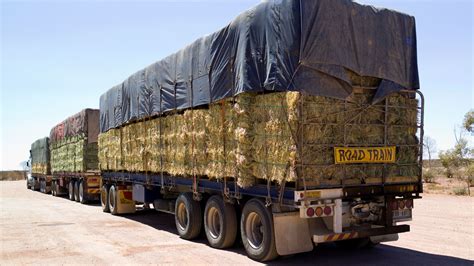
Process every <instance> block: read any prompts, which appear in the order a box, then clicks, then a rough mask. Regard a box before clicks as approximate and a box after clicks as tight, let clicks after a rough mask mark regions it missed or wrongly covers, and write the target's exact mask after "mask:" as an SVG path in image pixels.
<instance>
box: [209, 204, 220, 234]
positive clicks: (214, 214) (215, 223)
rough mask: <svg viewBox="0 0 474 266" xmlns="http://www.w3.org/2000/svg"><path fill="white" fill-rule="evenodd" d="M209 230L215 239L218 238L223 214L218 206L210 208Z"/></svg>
mask: <svg viewBox="0 0 474 266" xmlns="http://www.w3.org/2000/svg"><path fill="white" fill-rule="evenodd" d="M206 220H207V230H208V232H209V235H210V236H211V237H212V238H213V239H217V238H218V237H219V236H220V234H221V228H222V227H221V215H220V213H219V210H218V209H217V208H216V207H211V208H209V211H208V214H207V217H206Z"/></svg>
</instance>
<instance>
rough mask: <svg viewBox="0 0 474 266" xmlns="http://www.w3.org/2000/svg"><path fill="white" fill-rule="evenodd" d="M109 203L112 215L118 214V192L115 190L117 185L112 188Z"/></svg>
mask: <svg viewBox="0 0 474 266" xmlns="http://www.w3.org/2000/svg"><path fill="white" fill-rule="evenodd" d="M108 202H109V210H110V213H111V214H112V215H117V214H118V208H117V190H116V189H115V185H112V186H110V189H109V193H108Z"/></svg>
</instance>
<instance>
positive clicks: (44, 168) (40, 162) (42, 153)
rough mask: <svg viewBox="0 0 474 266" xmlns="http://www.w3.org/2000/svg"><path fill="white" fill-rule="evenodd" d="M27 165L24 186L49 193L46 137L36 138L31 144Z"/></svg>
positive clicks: (49, 175)
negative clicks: (27, 169)
mask: <svg viewBox="0 0 474 266" xmlns="http://www.w3.org/2000/svg"><path fill="white" fill-rule="evenodd" d="M28 166H29V174H28V178H27V180H26V187H27V188H31V189H32V190H39V191H41V192H43V193H49V185H50V183H51V165H50V154H49V138H48V137H44V138H41V139H38V140H36V141H35V142H33V143H32V144H31V149H30V158H29V159H28Z"/></svg>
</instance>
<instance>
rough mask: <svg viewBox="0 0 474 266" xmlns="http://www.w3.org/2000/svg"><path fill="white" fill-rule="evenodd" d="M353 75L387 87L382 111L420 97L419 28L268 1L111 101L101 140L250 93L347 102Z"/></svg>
mask: <svg viewBox="0 0 474 266" xmlns="http://www.w3.org/2000/svg"><path fill="white" fill-rule="evenodd" d="M349 72H352V73H355V74H357V75H359V76H369V77H375V78H378V79H380V80H382V82H381V83H380V85H379V87H378V88H377V93H376V96H375V98H374V99H373V101H374V102H376V101H378V100H380V99H383V98H384V97H386V96H387V95H388V94H390V93H392V92H397V91H400V90H402V89H411V90H416V89H419V80H418V67H417V54H416V30H415V19H414V18H413V17H411V16H408V15H405V14H401V13H398V12H395V11H391V10H386V9H376V8H374V7H371V6H364V5H360V4H357V3H354V2H352V1H349V0H276V1H266V2H262V3H261V4H259V5H257V6H256V7H254V8H252V9H250V10H248V11H246V12H244V13H243V14H241V15H240V16H238V17H237V18H236V19H234V20H233V21H232V22H231V23H230V24H229V25H227V26H226V27H224V28H222V29H221V30H219V31H217V32H215V33H213V34H210V35H208V36H206V37H203V38H201V39H198V40H197V41H195V42H194V43H192V44H190V45H189V46H187V47H186V48H184V49H182V50H180V51H178V52H177V53H175V54H172V55H170V56H168V57H166V58H164V59H163V60H161V61H159V62H157V63H155V64H153V65H151V66H149V67H147V68H146V69H144V70H142V71H139V72H137V73H136V74H134V75H132V76H131V77H130V78H128V79H127V80H126V81H124V82H123V83H122V84H121V85H119V86H117V87H114V88H112V89H111V90H110V91H109V92H107V93H105V94H104V95H102V97H101V107H100V109H101V131H102V132H104V131H107V130H108V129H110V128H114V127H118V126H120V125H122V124H125V123H129V122H133V121H135V120H137V119H142V118H145V117H148V116H152V115H159V114H161V113H164V112H169V111H173V110H182V109H187V108H193V107H198V106H201V105H206V104H209V103H211V102H215V101H218V100H221V99H224V98H228V97H232V96H233V95H237V94H240V93H243V92H249V91H253V92H263V91H286V90H292V91H301V92H305V93H308V94H311V95H319V96H327V97H332V98H338V99H346V98H347V97H348V96H349V95H350V94H351V93H352V88H353V85H354V84H352V80H351V78H350V76H349ZM117 104H118V105H117ZM112 106H114V107H113V110H111V107H112ZM112 111H113V113H114V116H112V115H111V112H112ZM111 119H114V120H113V121H110V120H111ZM107 120H108V121H107Z"/></svg>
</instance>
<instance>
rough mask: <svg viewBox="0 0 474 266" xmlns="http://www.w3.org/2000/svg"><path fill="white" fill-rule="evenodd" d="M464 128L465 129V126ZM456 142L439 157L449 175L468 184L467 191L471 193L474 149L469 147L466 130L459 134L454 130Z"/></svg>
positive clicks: (473, 172)
mask: <svg viewBox="0 0 474 266" xmlns="http://www.w3.org/2000/svg"><path fill="white" fill-rule="evenodd" d="M462 129H465V127H464V126H463V128H462ZM454 137H455V139H456V144H455V145H454V148H452V149H449V150H447V151H444V152H443V151H441V152H440V153H439V158H440V160H441V163H442V165H443V167H444V168H446V171H447V173H448V177H449V175H452V176H453V177H455V178H458V179H460V180H462V181H464V182H466V185H467V192H468V194H469V195H471V190H470V187H471V185H472V175H473V174H474V170H473V168H474V166H473V164H474V159H473V156H474V149H472V148H471V147H469V142H468V141H467V139H466V138H465V137H464V131H463V130H461V131H460V132H459V135H458V134H457V133H456V130H455V131H454Z"/></svg>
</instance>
